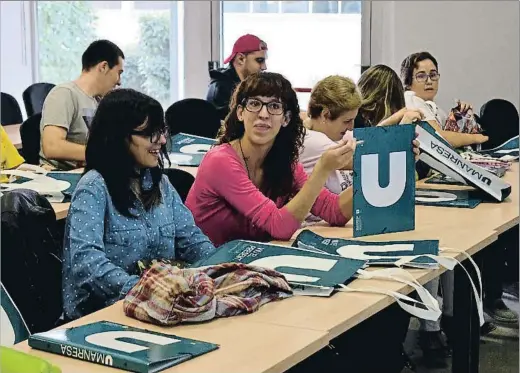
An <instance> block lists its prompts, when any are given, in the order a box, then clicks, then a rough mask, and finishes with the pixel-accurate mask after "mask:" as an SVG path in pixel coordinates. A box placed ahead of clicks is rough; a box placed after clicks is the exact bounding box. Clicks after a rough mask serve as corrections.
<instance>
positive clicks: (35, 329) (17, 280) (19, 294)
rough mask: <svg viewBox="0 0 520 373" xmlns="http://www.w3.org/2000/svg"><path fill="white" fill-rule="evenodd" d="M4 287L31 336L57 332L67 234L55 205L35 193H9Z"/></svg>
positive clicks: (4, 210)
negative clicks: (64, 234) (61, 227)
mask: <svg viewBox="0 0 520 373" xmlns="http://www.w3.org/2000/svg"><path fill="white" fill-rule="evenodd" d="M0 205H1V206H0V207H1V222H2V236H1V244H2V252H1V260H0V266H1V282H2V284H3V285H4V287H5V289H6V290H7V291H9V294H10V296H11V298H12V300H13V302H14V304H16V306H17V307H18V309H19V310H20V313H21V314H22V316H23V318H24V320H25V322H26V324H27V327H28V328H29V332H31V333H39V332H42V331H47V330H50V329H52V328H54V327H55V326H56V324H57V323H58V321H59V319H60V316H61V314H62V312H63V302H62V281H61V278H62V275H61V271H62V265H61V257H62V242H61V241H62V240H61V238H62V234H61V233H60V227H59V224H58V222H57V221H56V214H55V213H54V209H53V208H52V206H51V204H50V202H49V201H48V200H47V199H46V198H45V197H43V196H41V195H39V194H38V193H36V192H34V191H32V190H26V189H17V190H15V191H9V192H4V193H3V195H2V197H1V198H0Z"/></svg>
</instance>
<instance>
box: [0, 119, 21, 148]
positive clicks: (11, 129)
mask: <svg viewBox="0 0 520 373" xmlns="http://www.w3.org/2000/svg"><path fill="white" fill-rule="evenodd" d="M20 126H21V124H9V125H7V126H2V127H4V130H5V132H6V133H7V137H9V140H11V142H12V143H13V145H14V147H15V148H16V149H21V148H22V137H21V136H20Z"/></svg>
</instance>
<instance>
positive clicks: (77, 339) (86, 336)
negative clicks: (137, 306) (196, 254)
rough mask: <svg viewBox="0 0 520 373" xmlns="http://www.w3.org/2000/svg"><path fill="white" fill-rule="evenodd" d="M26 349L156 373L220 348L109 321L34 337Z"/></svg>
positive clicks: (138, 371) (142, 372) (145, 372)
mask: <svg viewBox="0 0 520 373" xmlns="http://www.w3.org/2000/svg"><path fill="white" fill-rule="evenodd" d="M29 346H31V347H32V348H35V349H38V350H42V351H46V352H50V353H54V354H58V355H63V356H67V357H72V358H75V359H79V360H83V361H87V362H91V363H95V364H101V365H105V366H110V367H114V368H119V369H123V370H128V371H131V372H137V373H153V372H159V371H161V370H163V369H166V368H169V367H172V366H174V365H178V364H180V363H182V362H184V361H186V360H190V359H193V358H195V357H197V356H200V355H203V354H205V353H207V352H210V351H213V350H216V349H217V348H218V347H219V346H218V345H216V344H213V343H207V342H202V341H197V340H194V339H187V338H182V337H179V336H175V335H172V334H163V333H158V332H153V331H150V330H145V329H139V328H133V327H130V326H126V325H121V324H116V323H113V322H108V321H98V322H94V323H91V324H86V325H82V326H78V327H75V328H67V329H54V330H51V331H48V332H44V333H37V334H33V335H32V336H30V337H29Z"/></svg>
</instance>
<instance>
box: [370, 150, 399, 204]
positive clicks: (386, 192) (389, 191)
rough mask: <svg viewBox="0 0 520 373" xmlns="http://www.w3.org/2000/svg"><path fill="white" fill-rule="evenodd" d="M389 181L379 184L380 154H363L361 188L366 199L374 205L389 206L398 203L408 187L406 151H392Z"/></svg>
mask: <svg viewBox="0 0 520 373" xmlns="http://www.w3.org/2000/svg"><path fill="white" fill-rule="evenodd" d="M388 174H389V175H390V176H389V178H390V180H389V183H388V185H387V186H386V187H385V188H381V186H380V184H379V155H377V154H366V155H362V156H361V190H362V191H363V195H364V196H365V200H366V201H367V202H368V203H369V204H371V205H372V206H374V207H387V206H392V205H393V204H394V203H396V202H397V201H398V200H399V198H401V196H402V195H403V193H404V189H405V187H406V152H404V151H403V152H394V153H390V165H389V168H388Z"/></svg>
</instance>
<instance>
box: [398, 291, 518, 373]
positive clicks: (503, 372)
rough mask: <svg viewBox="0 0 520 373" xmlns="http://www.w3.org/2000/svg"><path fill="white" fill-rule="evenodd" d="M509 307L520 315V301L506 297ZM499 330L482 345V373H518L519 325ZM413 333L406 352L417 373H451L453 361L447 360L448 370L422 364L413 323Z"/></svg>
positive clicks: (410, 334)
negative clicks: (414, 364) (408, 352)
mask: <svg viewBox="0 0 520 373" xmlns="http://www.w3.org/2000/svg"><path fill="white" fill-rule="evenodd" d="M504 302H506V304H507V305H508V307H509V308H510V309H512V310H514V311H515V312H516V313H517V314H520V304H519V302H518V299H516V298H512V297H508V296H507V295H506V296H504ZM497 326H498V328H497V329H496V330H495V331H493V332H492V333H490V334H489V335H487V336H486V337H484V338H482V340H481V345H480V372H481V373H518V372H519V363H518V359H519V352H518V348H519V343H518V336H519V334H518V325H512V326H511V325H497ZM411 329H412V330H411V331H410V333H409V335H408V337H407V340H406V350H407V351H412V352H411V353H410V356H411V358H412V360H413V361H414V362H415V363H416V364H417V370H416V372H417V373H451V359H447V360H448V361H447V365H448V367H447V368H442V369H432V368H427V367H425V366H424V365H423V364H422V361H421V351H420V349H418V348H417V347H416V346H417V343H416V341H417V331H416V330H417V324H416V323H414V321H412V324H411Z"/></svg>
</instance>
